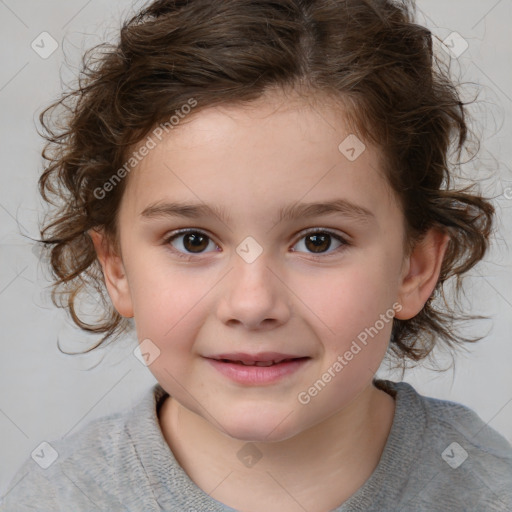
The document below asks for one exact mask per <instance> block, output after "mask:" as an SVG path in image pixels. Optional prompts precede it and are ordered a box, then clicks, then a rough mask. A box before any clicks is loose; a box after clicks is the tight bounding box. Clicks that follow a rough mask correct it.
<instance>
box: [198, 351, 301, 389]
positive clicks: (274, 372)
mask: <svg viewBox="0 0 512 512" xmlns="http://www.w3.org/2000/svg"><path fill="white" fill-rule="evenodd" d="M309 360H310V358H309V357H303V358H301V359H293V360H292V361H286V362H283V363H278V364H273V365H272V366H245V365H243V364H238V363H225V362H223V361H218V360H217V359H208V361H209V363H210V364H211V365H212V366H213V367H214V368H216V369H217V370H218V371H219V372H220V373H222V374H223V375H225V376H226V377H229V378H230V379H231V380H234V381H235V382H238V383H240V384H270V383H273V382H277V381H278V380H280V379H282V378H284V377H286V376H287V375H291V374H292V373H295V372H296V371H297V370H299V369H300V368H302V367H303V366H304V365H305V364H306V363H307V362H308V361H309Z"/></svg>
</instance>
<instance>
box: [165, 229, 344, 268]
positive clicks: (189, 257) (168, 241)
mask: <svg viewBox="0 0 512 512" xmlns="http://www.w3.org/2000/svg"><path fill="white" fill-rule="evenodd" d="M189 233H197V234H200V235H204V236H206V237H207V238H208V239H209V240H210V241H212V242H213V240H212V238H211V237H210V236H208V234H207V233H205V232H204V231H201V230H198V229H190V228H188V229H180V230H178V231H175V232H173V233H171V234H170V235H169V236H168V237H166V238H165V240H164V242H165V244H166V245H168V246H169V248H170V250H171V251H172V252H173V254H175V255H176V256H178V257H179V258H182V259H184V260H186V261H192V259H193V258H194V256H196V255H200V254H204V253H197V254H193V253H188V254H186V253H183V252H181V251H178V250H177V249H175V248H174V247H172V245H171V242H172V241H174V240H175V239H176V238H178V237H180V236H183V235H186V234H189ZM319 233H320V234H327V235H329V236H331V237H332V238H334V239H336V240H337V241H338V242H340V243H341V245H340V246H339V247H337V248H336V249H334V250H333V251H331V252H328V253H318V254H314V253H309V255H310V257H311V259H313V260H321V259H323V258H327V257H329V256H331V255H333V254H336V253H338V252H339V251H341V250H343V249H344V248H346V247H348V246H350V245H351V244H350V242H348V241H347V240H346V239H345V238H344V237H342V236H341V235H339V234H338V233H335V232H333V231H331V230H329V229H321V228H314V229H310V230H307V231H304V232H302V233H299V238H298V239H297V241H296V242H295V244H294V245H296V244H297V243H298V242H299V241H300V240H302V239H303V238H305V237H307V236H308V235H312V234H319ZM214 243H215V242H214ZM293 252H301V251H293Z"/></svg>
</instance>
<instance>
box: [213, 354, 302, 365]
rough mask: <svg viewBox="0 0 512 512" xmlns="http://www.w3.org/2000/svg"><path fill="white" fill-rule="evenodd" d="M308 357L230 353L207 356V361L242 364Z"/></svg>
mask: <svg viewBox="0 0 512 512" xmlns="http://www.w3.org/2000/svg"><path fill="white" fill-rule="evenodd" d="M303 357H308V356H300V355H296V354H282V353H279V352H260V353H259V354H246V353H244V352H232V353H230V354H217V355H214V356H208V359H217V360H221V359H228V360H230V361H243V362H244V363H257V362H262V363H266V362H268V361H282V360H283V359H300V358H303Z"/></svg>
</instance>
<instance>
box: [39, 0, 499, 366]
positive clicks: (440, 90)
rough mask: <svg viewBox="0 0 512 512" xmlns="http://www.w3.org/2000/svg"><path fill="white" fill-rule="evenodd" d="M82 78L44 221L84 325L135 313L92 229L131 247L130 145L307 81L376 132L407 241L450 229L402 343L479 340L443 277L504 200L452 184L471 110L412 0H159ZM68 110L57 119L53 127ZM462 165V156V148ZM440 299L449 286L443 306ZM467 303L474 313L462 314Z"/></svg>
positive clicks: (56, 140) (364, 134) (56, 286)
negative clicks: (93, 307)
mask: <svg viewBox="0 0 512 512" xmlns="http://www.w3.org/2000/svg"><path fill="white" fill-rule="evenodd" d="M81 66H82V67H81V71H80V74H79V78H78V82H77V85H76V86H75V87H74V88H72V89H71V90H70V91H68V92H66V93H63V94H62V96H61V98H60V99H59V100H58V101H56V102H54V103H53V104H52V105H50V106H49V107H47V108H46V109H45V110H44V111H43V112H42V113H41V114H40V121H41V124H42V126H43V127H44V133H41V135H42V136H43V137H45V139H46V140H47V143H46V145H45V148H44V150H43V153H42V154H43V158H44V159H45V160H46V161H47V162H48V165H47V167H46V169H45V170H44V172H43V174H42V176H41V178H40V180H39V189H40V192H41V194H42V196H43V198H44V199H45V200H46V201H47V202H48V203H50V204H52V205H54V206H55V207H57V210H54V211H53V212H52V214H51V219H50V220H51V222H49V223H48V224H47V225H45V226H44V227H43V228H42V230H41V237H42V240H41V241H42V242H43V243H44V244H45V246H46V248H47V249H48V251H49V253H50V264H51V269H52V272H53V275H54V283H53V288H52V299H53V302H54V303H55V304H56V305H58V306H60V307H67V308H68V309H69V311H70V314H71V316H72V318H73V320H74V322H75V323H76V324H77V325H78V326H79V327H80V328H82V329H84V330H86V331H89V332H92V333H100V334H102V335H103V336H102V338H101V340H100V341H99V342H98V343H97V344H95V345H94V346H93V347H91V348H89V349H88V350H86V352H88V351H90V350H93V349H94V348H96V347H98V346H99V345H101V344H102V343H103V342H104V341H107V340H110V341H112V340H113V339H115V338H117V337H118V336H119V334H121V333H122V332H123V331H125V330H126V328H127V327H128V325H129V321H128V320H127V319H125V318H123V317H121V316H120V315H119V314H118V313H117V311H116V310H115V309H114V308H113V306H112V304H111V302H110V300H109V298H108V295H107V293H106V289H105V286H104V280H103V274H102V270H101V267H100V265H99V262H98V260H97V257H96V253H95V250H94V246H93V244H92V240H91V238H90V236H89V235H88V233H87V232H88V230H90V229H91V228H101V229H102V230H103V231H104V232H105V233H106V234H107V236H108V237H109V238H110V239H111V241H112V242H113V244H114V247H118V245H117V236H116V233H117V226H116V219H117V211H118V206H119V203H120V199H121V197H122V194H123V189H124V186H125V182H126V180H121V181H120V183H119V184H117V186H114V187H111V188H110V189H109V191H108V193H106V194H105V195H106V197H105V198H103V197H97V196H98V194H97V193H95V190H96V191H97V190H98V189H99V188H103V190H105V188H104V186H105V183H107V182H108V181H109V179H111V177H112V176H113V175H114V174H115V171H116V170H117V169H120V168H121V167H122V166H123V165H124V164H125V162H126V159H127V156H128V155H129V153H128V152H129V150H130V148H132V147H133V145H134V144H136V143H138V142H140V141H141V140H142V139H143V138H144V137H145V136H147V134H148V133H149V132H150V130H151V129H152V128H154V127H155V126H157V125H158V123H162V122H163V121H165V120H168V119H169V118H170V116H172V115H173V114H174V113H175V112H176V111H177V110H178V109H179V108H180V107H181V106H182V105H184V104H186V103H187V101H188V100H189V99H190V98H191V97H193V98H195V100H196V101H197V107H196V108H195V111H196V112H197V111H199V110H200V109H201V108H205V107H210V106H214V105H220V104H228V103H231V104H233V103H244V102H250V101H251V100H255V99H258V98H259V97H261V96H262V95H263V93H264V92H266V91H267V90H269V89H271V88H275V87H282V88H285V87H292V88H293V87H296V86H298V85H301V86H302V87H304V86H305V87H306V88H307V89H308V90H310V91H312V92H322V93H326V94H328V95H332V96H334V97H337V98H338V99H339V100H340V102H342V103H343V105H344V107H345V108H346V112H347V119H348V120H350V122H351V123H352V124H353V126H354V129H355V130H356V131H357V134H358V136H359V137H361V138H362V139H363V140H368V141H371V142H373V143H374V144H376V146H377V147H378V148H379V149H380V150H381V154H382V157H383V162H384V163H383V166H384V169H383V171H384V172H385V173H386V176H387V178H388V179H389V183H390V184H391V186H392V188H393V189H394V191H395V192H396V196H397V198H398V200H399V201H400V204H401V206H402V209H403V212H404V216H405V220H406V236H407V242H408V243H407V250H408V251H409V250H411V249H412V247H413V246H414V243H415V242H417V241H418V240H419V239H421V236H422V235H423V234H424V233H425V232H426V231H427V230H428V229H429V228H431V227H437V228H438V229H440V230H442V231H444V232H446V233H449V235H450V241H449V245H448V249H447V253H446V255H445V258H444V261H443V264H442V269H441V273H440V277H439V280H438V283H437V285H436V288H435V290H434V292H433V294H432V296H431V297H430V299H429V300H428V301H427V303H426V304H425V306H424V308H423V309H422V311H421V312H420V313H419V314H418V315H417V316H415V317H414V318H412V319H410V320H398V319H396V318H395V319H394V321H393V331H392V336H391V343H390V349H391V354H392V355H394V356H396V357H397V358H398V360H399V361H401V362H402V363H404V362H405V361H409V362H411V361H419V360H421V359H423V358H425V357H426V356H427V355H429V353H430V352H431V351H432V349H433V347H434V345H435V344H436V343H437V342H438V340H440V341H442V342H444V343H445V344H447V345H448V346H449V347H450V348H453V349H454V348H457V346H460V345H462V342H472V341H477V340H478V339H481V338H465V337H463V336H462V335H461V334H458V333H457V332H456V331H455V329H454V327H453V326H454V322H455V321H460V320H461V319H464V320H467V319H472V318H481V317H476V316H466V315H463V314H462V311H460V312H457V311H456V305H457V295H455V296H454V297H453V298H452V300H451V301H448V300H446V298H445V294H444V289H443V284H444V283H445V281H447V280H448V279H449V278H455V281H456V288H455V289H456V292H457V294H458V293H459V292H460V286H461V277H462V275H463V274H464V273H466V272H467V271H468V270H469V269H471V268H472V267H473V266H474V265H475V264H476V263H478V261H480V260H481V259H482V257H483V256H484V254H485V253H486V251H487V249H488V243H489V236H490V233H491V229H492V222H493V215H494V208H493V206H492V205H491V204H490V202H488V201H487V200H486V199H484V198H483V197H482V196H481V195H480V194H479V193H478V192H476V191H474V190H473V188H472V187H465V188H462V189H456V188H453V186H452V182H453V179H454V178H453V168H454V167H456V166H458V165H461V154H462V151H463V149H465V147H466V143H467V140H468V136H469V135H470V134H472V133H473V132H471V131H470V130H469V128H468V124H467V117H468V112H467V109H466V105H468V104H469V103H463V102H462V101H461V100H460V97H459V94H458V91H457V87H456V85H455V84H454V82H453V81H452V79H451V78H450V77H449V72H448V70H447V69H445V68H446V65H445V64H444V63H443V62H442V61H441V59H440V57H439V56H438V55H436V53H435V52H434V51H433V36H432V34H431V32H430V31H429V30H428V29H427V28H425V27H423V26H421V25H419V24H417V23H416V22H415V6H414V4H413V3H412V2H406V1H405V0H404V1H402V2H397V1H390V0H222V2H211V1H210V0H157V1H154V2H152V3H151V4H150V5H149V6H147V7H146V8H144V9H143V10H142V11H140V12H139V13H138V14H136V15H135V16H134V17H132V18H131V19H130V20H129V21H126V22H124V24H123V25H122V27H121V31H120V38H119V41H118V42H117V43H116V44H111V43H108V44H107V43H103V44H100V45H98V46H96V47H94V48H92V49H90V50H88V51H87V52H86V53H85V55H84V56H83V61H82V65H81ZM52 123H53V124H52ZM452 143H453V149H454V154H455V157H456V160H455V163H449V152H450V148H451V147H452ZM91 288H92V289H93V290H95V291H96V292H98V296H99V297H101V300H102V307H103V308H104V312H105V313H104V316H103V318H101V319H98V322H97V323H92V324H91V323H86V322H85V321H83V320H82V319H80V315H79V313H78V312H77V308H76V305H77V303H76V301H77V298H78V296H79V295H80V294H81V293H84V292H86V293H87V292H88V291H89V290H90V289H91ZM434 298H442V299H443V302H442V304H441V306H439V305H438V307H437V308H436V304H435V301H434V300H433V299H434ZM459 313H460V314H459Z"/></svg>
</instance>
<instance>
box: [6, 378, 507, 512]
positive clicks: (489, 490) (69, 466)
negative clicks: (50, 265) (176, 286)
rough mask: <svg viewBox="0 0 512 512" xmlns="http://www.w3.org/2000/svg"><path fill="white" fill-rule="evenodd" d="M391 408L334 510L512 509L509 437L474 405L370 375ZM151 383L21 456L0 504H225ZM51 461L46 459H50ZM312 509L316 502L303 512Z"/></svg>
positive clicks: (20, 508)
mask: <svg viewBox="0 0 512 512" xmlns="http://www.w3.org/2000/svg"><path fill="white" fill-rule="evenodd" d="M374 382H375V385H376V386H377V387H379V388H380V389H383V390H384V391H386V392H388V393H389V394H391V395H392V396H394V397H395V400H396V409H395V416H394V420H393V425H392V427H391V431H390V434H389V436H388V439H387V442H386V445H385V448H384V451H383V453H382V456H381V459H380V461H379V464H378V465H377V467H376V468H375V470H374V472H373V473H372V475H371V476H370V478H369V479H368V480H367V481H366V482H365V483H364V485H363V486H362V487H361V488H360V489H359V490H358V491H357V492H356V493H355V494H353V495H352V496H351V497H350V498H349V499H348V500H347V501H345V502H344V503H343V504H341V505H340V506H339V507H338V508H336V509H335V511H334V512H352V511H365V512H368V511H375V512H377V511H378V512H387V511H389V512H391V511H393V512H397V511H401V512H406V511H407V512H413V511H414V512H422V511H425V512H427V511H428V512H435V511H443V512H446V511H450V512H462V511H466V512H469V511H471V512H481V511H501V512H505V511H508V512H510V511H512V446H511V445H510V444H509V443H508V442H507V441H506V439H505V438H504V437H503V436H501V435H500V434H498V433H497V432H496V431H495V430H493V429H492V428H490V427H489V426H487V425H486V424H485V423H484V422H483V421H482V420H481V419H480V418H479V416H477V414H476V413H475V412H473V411H472V410H471V409H468V408H467V407H465V406H463V405H460V404H458V403H454V402H449V401H445V400H438V399H434V398H428V397H424V396H422V395H420V394H418V393H417V392H416V391H415V389H414V388H413V387H412V386H411V385H409V384H407V383H405V382H398V383H395V382H391V381H388V380H375V381H374ZM166 396H167V394H166V392H165V391H164V390H163V389H162V387H161V386H160V385H159V384H155V385H154V386H153V387H152V388H151V389H149V390H148V392H147V394H146V395H145V396H144V399H143V400H141V401H140V402H139V403H138V404H137V405H135V406H134V407H133V408H132V409H131V410H130V411H128V412H125V413H117V414H112V415H109V416H107V417H104V418H100V419H97V420H94V421H92V422H90V423H89V424H88V425H87V426H86V427H84V428H83V429H82V430H81V431H79V432H77V433H75V434H73V435H72V436H69V437H68V438H66V439H64V440H57V441H52V442H50V443H49V444H50V446H49V447H48V446H47V447H46V448H42V451H43V453H42V454H41V455H40V456H41V458H42V459H44V458H45V457H46V454H45V453H44V450H47V451H48V450H49V451H50V457H51V453H53V452H51V448H53V449H55V450H56V452H57V453H58V457H57V459H56V460H55V461H54V462H53V463H52V464H51V465H50V466H49V467H48V468H47V469H43V468H42V467H40V466H39V464H37V463H36V462H35V461H34V460H32V458H30V459H28V460H27V461H26V462H25V463H24V464H23V465H22V467H21V468H20V469H19V470H18V472H17V473H16V475H15V477H14V478H13V480H12V481H11V484H10V486H9V487H8V491H7V493H6V495H5V496H4V498H3V501H2V502H0V511H2V512H24V511H28V510H31V511H34V510H37V511H55V510H61V511H66V512H69V511H73V512H80V511H94V510H104V511H109V512H118V511H141V512H152V511H160V510H166V511H173V512H200V511H204V512H221V511H223V512H228V511H230V512H233V511H234V510H235V509H233V508H230V507H228V506H226V505H224V504H222V503H220V502H219V501H216V500H215V499H213V498H212V497H210V496H209V495H208V494H206V493H205V492H204V491H202V490H201V489H200V488H199V487H198V486H197V485H196V484H195V483H194V482H193V481H192V480H191V479H190V478H189V477H188V475H187V474H186V473H185V471H184V470H183V468H181V466H180V465H179V464H178V463H177V461H176V459H175V458H174V456H173V453H172V451H171V450H170V448H169V446H168V445H167V443H166V442H165V439H164V437H163V435H162V432H161V430H160V427H159V423H158V416H157V414H158V408H159V406H160V405H161V403H162V402H163V400H164V399H165V397H166ZM50 460H51V459H50ZM310 512H317V511H310Z"/></svg>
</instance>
